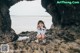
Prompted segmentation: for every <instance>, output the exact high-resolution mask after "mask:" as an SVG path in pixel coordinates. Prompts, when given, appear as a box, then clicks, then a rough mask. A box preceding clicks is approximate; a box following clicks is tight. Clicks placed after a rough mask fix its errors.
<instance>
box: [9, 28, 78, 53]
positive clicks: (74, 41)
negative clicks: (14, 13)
mask: <svg viewBox="0 0 80 53" xmlns="http://www.w3.org/2000/svg"><path fill="white" fill-rule="evenodd" d="M58 28H59V27H58ZM58 28H57V27H55V28H51V29H48V30H47V32H46V35H47V38H46V40H47V41H48V42H47V44H45V45H41V44H38V43H35V40H36V34H37V32H34V31H31V32H28V31H26V32H22V33H20V34H18V36H22V37H24V36H27V37H29V39H27V40H22V41H16V42H15V43H14V42H13V43H8V44H9V46H10V52H9V53H26V52H27V53H80V37H79V36H78V35H77V34H78V32H75V33H74V31H75V30H72V29H70V28H68V29H66V30H64V29H58ZM69 31H70V32H69Z"/></svg>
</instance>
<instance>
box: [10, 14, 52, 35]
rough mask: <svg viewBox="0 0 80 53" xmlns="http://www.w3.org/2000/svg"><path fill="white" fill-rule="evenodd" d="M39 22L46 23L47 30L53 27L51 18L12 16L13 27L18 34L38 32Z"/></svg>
mask: <svg viewBox="0 0 80 53" xmlns="http://www.w3.org/2000/svg"><path fill="white" fill-rule="evenodd" d="M39 20H42V21H44V23H45V26H46V28H47V29H50V27H51V25H52V17H51V16H19V15H11V24H12V25H11V27H12V28H13V29H14V30H15V32H16V33H17V34H19V33H21V32H23V31H24V32H26V31H37V23H38V21H39Z"/></svg>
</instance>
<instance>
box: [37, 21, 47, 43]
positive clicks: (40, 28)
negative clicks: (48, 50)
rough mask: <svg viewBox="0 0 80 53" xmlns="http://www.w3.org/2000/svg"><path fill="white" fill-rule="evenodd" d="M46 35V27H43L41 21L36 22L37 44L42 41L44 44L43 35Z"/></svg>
mask: <svg viewBox="0 0 80 53" xmlns="http://www.w3.org/2000/svg"><path fill="white" fill-rule="evenodd" d="M45 33H46V27H45V24H44V22H43V21H42V20H40V21H38V24H37V36H36V37H37V42H39V41H43V42H45V37H46V35H45Z"/></svg>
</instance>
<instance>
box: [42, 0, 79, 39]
mask: <svg viewBox="0 0 80 53" xmlns="http://www.w3.org/2000/svg"><path fill="white" fill-rule="evenodd" d="M57 1H58V0H41V2H42V6H43V7H44V8H45V9H46V11H47V12H48V13H49V14H50V15H51V16H52V22H53V31H54V32H53V33H54V34H57V35H58V36H59V37H62V38H65V37H66V38H67V39H68V38H70V37H71V38H70V40H72V39H74V38H76V39H77V38H80V36H79V35H80V30H79V29H80V4H58V3H57ZM64 1H66V0H64ZM67 1H68V0H67ZM67 39H66V40H67Z"/></svg>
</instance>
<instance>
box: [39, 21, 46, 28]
mask: <svg viewBox="0 0 80 53" xmlns="http://www.w3.org/2000/svg"><path fill="white" fill-rule="evenodd" d="M39 23H42V24H43V25H44V26H43V27H44V28H46V27H45V24H44V22H43V21H42V20H39V21H38V25H39Z"/></svg>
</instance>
